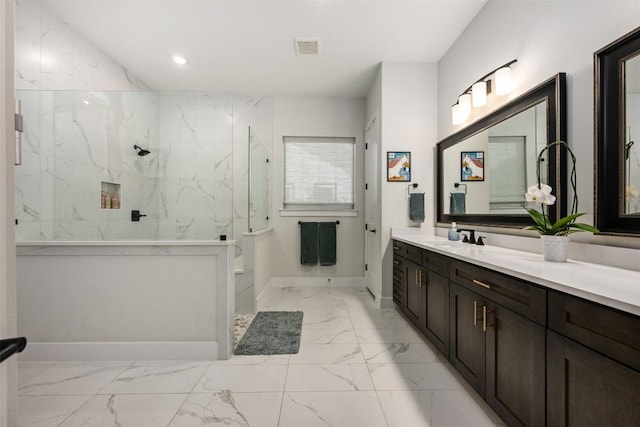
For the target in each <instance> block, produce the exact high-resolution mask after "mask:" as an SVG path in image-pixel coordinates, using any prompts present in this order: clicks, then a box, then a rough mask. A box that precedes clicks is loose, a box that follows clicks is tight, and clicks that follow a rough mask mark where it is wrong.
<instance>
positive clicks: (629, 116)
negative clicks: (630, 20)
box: [623, 55, 640, 215]
mask: <svg viewBox="0 0 640 427" xmlns="http://www.w3.org/2000/svg"><path fill="white" fill-rule="evenodd" d="M624 68H625V100H626V102H625V111H626V127H625V130H626V135H625V138H624V141H623V143H624V147H623V154H624V187H625V188H624V190H625V191H624V194H625V203H624V206H623V209H624V211H623V214H625V215H640V153H639V151H638V150H640V144H636V143H635V141H634V138H638V137H640V55H636V56H634V57H633V58H630V59H627V60H626V61H625V65H624Z"/></svg>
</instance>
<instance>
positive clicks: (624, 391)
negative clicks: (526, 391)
mask: <svg viewBox="0 0 640 427" xmlns="http://www.w3.org/2000/svg"><path fill="white" fill-rule="evenodd" d="M547 402H548V403H547V406H548V411H547V425H549V426H580V427H589V426H620V427H623V426H625V427H626V426H638V425H640V318H638V317H637V316H633V315H631V314H628V313H624V312H621V311H618V310H615V309H612V308H609V307H605V306H602V305H600V304H596V303H593V302H589V301H585V300H583V299H581V298H577V297H573V296H570V295H566V294H562V293H560V292H549V330H548V332H547Z"/></svg>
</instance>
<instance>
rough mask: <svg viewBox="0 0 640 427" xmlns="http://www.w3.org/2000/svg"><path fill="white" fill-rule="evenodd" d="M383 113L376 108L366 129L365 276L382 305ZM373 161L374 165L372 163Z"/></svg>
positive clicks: (368, 285) (369, 286)
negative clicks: (380, 184)
mask: <svg viewBox="0 0 640 427" xmlns="http://www.w3.org/2000/svg"><path fill="white" fill-rule="evenodd" d="M379 117H380V114H379V110H376V111H375V112H374V113H373V115H372V116H371V118H370V119H369V120H367V122H366V125H365V130H364V142H365V150H364V157H365V158H364V169H365V172H364V181H365V190H364V223H365V234H364V262H365V266H366V267H365V272H364V276H365V283H366V284H367V289H369V292H371V294H372V295H373V297H374V298H375V299H376V303H378V305H380V302H381V299H382V272H381V267H382V266H381V263H380V262H379V260H380V259H381V255H380V243H379V239H380V238H379V233H378V232H377V228H379V226H380V218H379V217H380V213H379V212H378V211H377V210H378V206H379V200H378V187H379V167H378V165H379V155H378V151H379V150H378V147H379V145H380V131H379V123H380V122H379ZM374 127H375V129H374ZM372 135H373V136H374V138H373V139H374V143H373V144H372V145H371V146H369V144H370V141H371V136H372ZM372 156H373V157H372ZM370 164H372V165H374V166H373V167H371V166H370ZM370 175H371V176H370ZM368 177H370V179H367V178H368ZM372 198H373V199H372ZM370 206H373V209H371V208H370ZM372 210H373V212H372ZM372 220H373V221H372Z"/></svg>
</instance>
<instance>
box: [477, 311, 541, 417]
mask: <svg viewBox="0 0 640 427" xmlns="http://www.w3.org/2000/svg"><path fill="white" fill-rule="evenodd" d="M483 314H484V313H483ZM482 323H483V329H486V346H487V348H486V396H485V399H486V400H487V403H489V405H490V406H491V407H492V408H493V409H494V410H495V411H496V413H497V414H498V415H499V416H500V417H501V418H502V419H503V420H504V421H506V423H507V425H509V426H529V427H534V426H544V425H545V329H544V328H543V327H542V326H540V325H538V324H537V323H535V322H533V321H531V320H529V319H526V318H525V317H523V316H520V315H518V314H516V313H514V312H513V311H511V310H509V309H507V308H504V307H502V306H501V305H498V304H495V303H492V302H490V303H488V304H487V313H486V316H484V317H483V319H482ZM485 323H486V326H485Z"/></svg>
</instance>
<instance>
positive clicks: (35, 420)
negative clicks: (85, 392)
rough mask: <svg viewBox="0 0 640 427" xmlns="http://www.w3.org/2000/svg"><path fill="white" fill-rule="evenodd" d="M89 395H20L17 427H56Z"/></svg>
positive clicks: (88, 397)
mask: <svg viewBox="0 0 640 427" xmlns="http://www.w3.org/2000/svg"><path fill="white" fill-rule="evenodd" d="M89 399H91V396H20V397H19V398H18V408H19V412H18V427H27V426H28V427H56V426H58V425H59V424H60V423H61V422H63V421H64V420H65V419H67V417H69V415H71V414H72V413H73V412H74V411H75V410H76V409H78V408H79V407H81V406H82V405H83V404H84V403H85V402H86V401H87V400H89Z"/></svg>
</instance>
